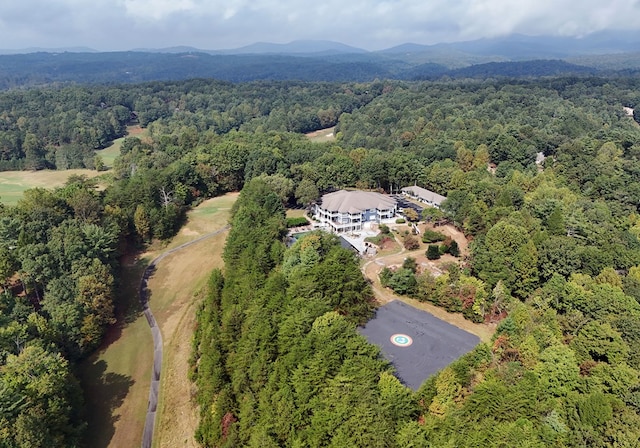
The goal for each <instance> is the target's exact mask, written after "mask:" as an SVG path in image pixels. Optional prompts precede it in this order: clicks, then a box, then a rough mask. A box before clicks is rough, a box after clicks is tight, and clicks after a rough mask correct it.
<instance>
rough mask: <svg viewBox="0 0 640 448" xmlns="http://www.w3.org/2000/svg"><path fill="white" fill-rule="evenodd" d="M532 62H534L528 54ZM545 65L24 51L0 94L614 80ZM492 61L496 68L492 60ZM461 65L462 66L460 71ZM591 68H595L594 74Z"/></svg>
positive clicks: (7, 63) (590, 64)
mask: <svg viewBox="0 0 640 448" xmlns="http://www.w3.org/2000/svg"><path fill="white" fill-rule="evenodd" d="M624 56H626V58H625V61H627V62H626V63H625V64H624V65H623V67H624V68H625V69H628V68H629V67H635V68H634V69H632V70H633V71H634V72H636V71H637V67H638V64H637V62H636V59H637V55H636V54H629V53H625V54H624ZM535 58H536V59H540V56H536V57H535ZM547 58H549V59H551V58H553V60H546V61H543V60H535V61H527V62H521V61H520V60H521V56H518V57H517V58H516V59H517V61H514V62H510V58H505V57H500V56H498V55H497V54H492V55H472V54H466V53H462V52H454V53H451V52H443V51H437V50H436V51H435V52H433V51H428V52H427V53H426V54H421V53H420V52H418V53H417V54H415V53H413V52H412V51H408V52H405V51H401V50H398V51H397V52H391V53H390V52H380V53H356V54H335V53H332V52H328V53H327V54H323V53H312V54H228V55H221V54H207V53H206V52H202V51H199V50H196V49H193V51H184V52H180V53H162V52H144V51H126V52H108V53H71V52H60V53H45V52H41V53H30V54H16V55H0V89H2V90H5V89H17V88H23V87H41V86H46V85H55V84H58V85H64V84H69V83H73V84H94V85H95V84H113V83H142V82H146V81H171V80H188V79H193V78H214V79H218V80H222V81H229V82H234V83H245V82H251V81H305V82H372V81H374V80H376V79H403V80H416V79H434V80H435V79H439V78H443V77H454V78H462V77H483V76H484V77H486V76H496V77H502V78H505V77H513V76H515V77H528V78H532V77H538V76H554V75H578V74H596V73H607V74H616V73H617V70H621V69H622V68H621V67H619V63H618V65H616V63H617V60H615V59H614V60H612V61H608V60H606V59H605V60H603V58H602V57H593V58H591V59H587V58H585V59H583V60H580V61H577V62H583V63H584V64H585V65H577V64H576V63H575V62H574V63H571V62H566V61H562V60H560V59H558V56H557V55H549V56H547ZM495 61H500V63H499V64H493V63H492V62H495ZM463 67H464V68H463ZM595 67H597V68H595Z"/></svg>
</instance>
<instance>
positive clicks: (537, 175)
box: [0, 77, 640, 447]
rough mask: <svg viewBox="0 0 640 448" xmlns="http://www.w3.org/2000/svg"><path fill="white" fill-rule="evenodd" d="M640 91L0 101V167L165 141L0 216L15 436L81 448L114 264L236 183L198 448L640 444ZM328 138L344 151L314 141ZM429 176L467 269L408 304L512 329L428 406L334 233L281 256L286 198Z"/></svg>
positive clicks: (417, 293) (201, 84) (8, 413)
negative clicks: (94, 178) (464, 245)
mask: <svg viewBox="0 0 640 448" xmlns="http://www.w3.org/2000/svg"><path fill="white" fill-rule="evenodd" d="M639 84H640V81H639V80H638V79H636V78H611V79H605V78H595V77H584V78H583V77H566V78H565V77H557V78H544V79H538V80H513V79H511V80H509V79H504V80H491V79H489V80H446V81H433V82H429V81H424V82H402V81H375V82H367V83H302V82H257V83H243V84H230V83H225V82H220V81H211V80H191V81H181V82H152V83H145V84H137V85H119V86H116V85H114V86H92V87H91V88H88V87H83V86H64V87H49V88H43V89H29V90H14V91H9V92H4V93H1V94H0V104H2V108H0V110H1V112H0V113H1V114H2V115H1V116H0V150H1V151H2V155H1V157H0V158H1V159H2V160H1V161H0V163H2V168H3V169H10V168H29V169H37V168H42V167H56V168H58V169H63V168H67V167H79V166H95V163H96V157H95V156H96V154H98V155H99V148H102V147H104V146H105V145H106V144H107V143H108V142H110V141H111V140H112V139H114V138H116V137H119V136H122V135H124V132H125V129H126V125H128V124H131V123H136V124H139V125H141V126H143V127H146V128H147V129H148V137H144V138H138V137H127V138H125V139H124V141H123V144H122V146H121V154H120V157H119V158H118V159H117V160H116V162H115V163H114V167H113V170H112V172H111V173H110V179H111V180H110V181H109V185H108V186H107V188H106V189H105V190H101V191H98V190H97V189H96V188H95V185H94V184H93V183H92V182H90V181H88V180H86V179H84V178H72V179H70V180H69V182H68V183H67V185H66V186H64V187H63V188H60V189H57V190H54V191H46V190H42V189H35V190H31V191H29V192H28V193H27V194H26V195H25V197H24V199H23V200H22V201H20V203H19V204H18V205H17V206H15V207H8V206H5V207H2V208H1V209H0V232H2V233H1V235H2V238H1V241H0V266H1V267H2V278H1V280H2V282H3V291H2V294H1V298H0V390H2V394H0V440H2V444H3V445H4V446H45V445H46V446H77V445H80V444H81V438H82V434H83V429H84V423H83V416H82V412H81V410H82V391H81V390H80V388H79V386H78V385H77V381H76V380H75V379H74V364H75V363H76V362H77V361H78V360H79V359H82V358H83V357H85V356H86V355H87V354H88V353H90V352H91V351H92V350H94V349H95V348H96V347H97V346H98V345H99V343H100V341H101V338H102V335H103V334H104V331H105V329H106V328H107V327H108V326H109V325H110V324H112V323H113V321H114V308H117V306H118V302H117V300H115V299H114V298H115V297H116V296H117V295H116V294H115V291H116V290H117V287H118V272H119V271H118V256H119V255H120V254H123V253H126V252H128V251H131V250H134V249H135V247H137V246H138V247H139V246H141V245H144V244H145V243H146V242H149V241H151V240H153V239H164V238H168V237H170V236H172V235H173V234H174V233H175V232H176V231H177V229H178V228H179V226H180V225H181V222H182V220H183V217H184V212H185V211H186V210H187V209H188V207H190V206H192V205H194V204H197V203H198V202H199V201H201V200H202V199H204V198H207V197H212V196H216V195H220V194H222V193H224V192H227V191H237V190H240V189H243V187H244V189H243V192H242V194H241V198H240V199H239V201H238V203H237V205H236V207H235V209H234V213H233V219H232V230H231V233H230V236H229V239H228V243H227V246H226V248H225V254H224V258H225V269H224V272H222V271H216V272H214V273H213V274H212V276H211V280H210V285H209V294H208V296H207V298H206V300H205V302H204V304H203V307H202V309H201V310H200V311H199V316H198V320H199V326H198V331H197V334H196V336H195V339H194V356H193V379H194V380H195V382H196V384H197V385H198V390H199V392H198V398H197V399H198V402H199V404H200V405H201V409H202V421H201V425H200V429H199V430H198V433H197V435H196V437H197V439H198V440H199V441H200V442H201V443H203V444H204V445H207V446H239V445H240V446H242V445H245V446H326V445H332V446H399V447H400V446H402V447H404V446H501V444H504V443H507V442H508V443H513V441H517V442H516V444H518V445H522V446H629V447H632V446H636V445H637V441H638V437H639V436H640V434H638V429H637V428H638V427H640V426H639V425H638V423H639V421H638V420H639V416H638V412H639V411H640V395H639V391H640V379H639V378H640V373H639V372H640V357H639V356H640V352H638V349H637V342H638V340H640V304H639V300H640V240H639V237H640V215H639V210H638V204H640V189H639V187H638V175H639V174H640V128H639V127H638V124H637V123H636V121H634V119H633V118H632V117H630V116H628V115H627V113H626V112H625V111H624V110H623V106H626V107H631V108H633V107H635V106H637V105H638V104H640V85H639ZM636 115H637V114H636ZM334 125H335V126H336V128H335V140H334V141H332V142H328V143H313V142H311V141H309V140H308V139H307V138H306V137H304V136H303V135H302V133H303V132H307V131H312V130H317V129H321V128H325V127H329V126H334ZM96 149H98V151H97V152H96V151H95V150H96ZM539 153H542V155H544V156H545V157H546V158H545V160H544V161H543V162H542V163H539V164H538V163H536V159H537V157H538V156H539ZM97 161H99V159H97ZM92 164H94V165H92ZM414 183H417V184H418V185H421V186H423V187H426V188H429V189H431V190H433V191H436V192H438V193H441V194H444V195H447V197H448V199H447V201H446V202H445V203H444V204H443V206H442V209H441V210H440V211H437V212H432V213H429V214H427V215H425V217H424V218H425V219H434V218H437V219H446V220H449V221H450V222H452V223H453V224H455V225H456V226H458V227H459V228H460V229H462V230H463V231H464V232H465V234H466V235H467V236H468V237H469V238H470V239H472V240H473V241H472V244H471V256H470V257H469V258H468V259H467V260H465V263H464V265H463V266H462V267H461V268H453V267H452V268H451V269H450V270H449V271H448V272H446V273H445V274H444V275H443V276H440V277H438V278H433V277H431V276H429V275H424V274H419V273H418V274H416V273H415V272H413V271H412V270H411V269H409V267H408V268H407V271H404V272H402V275H403V276H404V277H403V279H404V280H403V281H405V280H406V281H405V283H404V285H405V286H406V285H407V284H408V285H410V286H411V288H409V289H407V288H405V289H404V290H402V291H399V292H402V293H403V294H408V295H411V296H413V297H416V298H418V299H420V300H427V301H431V302H434V303H436V304H438V305H440V306H443V307H446V308H448V309H451V310H454V311H460V312H462V313H464V315H465V316H466V317H467V318H469V319H472V320H475V321H483V320H487V319H490V318H492V317H495V316H499V317H500V318H503V319H502V321H501V323H500V324H499V326H498V329H497V331H496V335H495V336H494V339H493V340H492V341H491V343H490V344H481V345H480V346H478V348H477V349H476V350H475V351H473V352H472V353H470V354H469V355H466V356H465V357H463V358H462V359H461V360H459V361H457V362H456V363H454V364H453V365H451V366H450V367H448V368H446V369H445V370H443V371H442V372H440V374H438V375H436V376H434V377H432V378H431V379H429V380H427V381H426V382H425V384H424V385H423V386H422V388H421V389H420V390H419V391H417V392H416V393H414V392H411V391H410V390H409V389H407V388H405V387H404V386H403V385H402V384H401V383H400V382H399V381H398V380H397V379H396V378H395V377H394V376H393V370H392V367H391V366H390V365H389V364H388V363H387V362H385V361H384V360H383V359H382V358H381V357H380V356H379V352H378V349H377V348H375V347H373V346H370V345H369V344H367V343H366V342H365V340H364V339H362V338H360V337H359V336H358V335H357V333H356V326H357V325H358V324H361V323H362V322H364V321H366V319H367V318H368V317H370V316H371V313H372V311H373V305H374V304H373V302H372V293H371V291H370V289H369V287H368V286H367V283H366V282H365V280H364V279H363V277H362V274H361V273H360V270H359V265H358V260H357V259H355V258H354V257H353V255H351V253H349V252H347V251H345V250H343V249H341V248H340V247H339V246H338V245H337V244H336V241H335V239H334V238H333V237H331V236H330V235H323V234H314V235H311V236H310V237H308V238H306V239H302V240H300V241H299V242H298V243H296V244H294V245H293V246H292V247H290V248H286V247H285V246H284V244H283V243H282V237H283V235H284V233H285V221H284V208H283V207H284V206H286V205H288V204H294V203H298V204H300V205H307V204H309V203H311V202H313V201H314V200H316V199H317V198H318V197H319V195H320V193H321V192H324V191H330V190H332V189H337V188H344V187H358V188H371V189H380V190H384V191H392V190H393V191H397V189H398V188H400V187H403V186H406V185H412V184H414ZM396 274H397V273H396ZM392 280H393V279H392ZM395 280H397V281H395V282H391V283H390V285H391V286H393V285H396V286H397V285H398V284H401V283H402V282H401V281H399V280H400V278H398V279H395ZM505 316H506V317H505ZM274 410H277V411H276V412H274ZM43 422H44V423H43Z"/></svg>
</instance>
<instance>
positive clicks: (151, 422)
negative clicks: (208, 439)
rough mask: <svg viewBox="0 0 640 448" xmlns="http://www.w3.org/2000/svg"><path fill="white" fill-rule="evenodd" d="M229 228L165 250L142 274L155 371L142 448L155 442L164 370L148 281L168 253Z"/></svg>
mask: <svg viewBox="0 0 640 448" xmlns="http://www.w3.org/2000/svg"><path fill="white" fill-rule="evenodd" d="M228 228H229V226H225V227H223V228H222V229H220V230H216V231H215V232H211V233H207V234H206V235H203V236H201V237H199V238H196V239H195V240H192V241H189V242H188V243H184V244H181V245H180V246H177V247H174V248H173V249H170V250H168V251H166V252H163V253H162V254H160V255H158V256H157V257H156V258H155V259H154V260H153V261H152V262H151V263H149V266H147V268H146V269H145V270H144V273H143V274H142V279H141V280H140V288H139V291H138V292H139V295H140V303H141V304H142V310H143V313H144V316H145V317H146V318H147V322H148V323H149V327H150V328H151V335H152V336H153V371H152V372H151V387H150V389H149V404H148V406H147V418H146V420H145V424H144V432H143V434H142V448H151V444H152V442H153V430H154V426H155V421H156V410H157V408H158V394H159V393H160V373H161V370H162V333H160V327H158V323H157V322H156V319H155V317H153V313H152V312H151V308H149V294H148V289H147V283H148V281H149V278H150V277H151V276H152V275H153V272H154V271H155V268H156V265H157V264H158V263H159V262H160V261H162V259H164V258H165V257H167V256H168V255H171V254H173V253H174V252H177V251H179V250H182V249H184V248H185V247H188V246H191V245H192V244H195V243H199V242H200V241H202V240H204V239H207V238H210V237H212V236H214V235H217V234H219V233H222V232H224V231H226V230H227V229H228Z"/></svg>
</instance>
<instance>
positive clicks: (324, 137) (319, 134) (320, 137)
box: [305, 126, 336, 143]
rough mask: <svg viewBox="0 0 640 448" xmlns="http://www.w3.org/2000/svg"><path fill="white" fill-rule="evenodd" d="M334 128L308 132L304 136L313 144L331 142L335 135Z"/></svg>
mask: <svg viewBox="0 0 640 448" xmlns="http://www.w3.org/2000/svg"><path fill="white" fill-rule="evenodd" d="M335 130H336V127H335V126H333V127H331V128H325V129H320V130H318V131H314V132H309V133H308V134H305V135H306V136H307V138H308V139H309V140H311V141H312V142H315V143H324V142H332V141H334V140H335V139H336V135H335Z"/></svg>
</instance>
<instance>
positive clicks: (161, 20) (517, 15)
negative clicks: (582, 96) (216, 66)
mask: <svg viewBox="0 0 640 448" xmlns="http://www.w3.org/2000/svg"><path fill="white" fill-rule="evenodd" d="M638 5H639V2H638V1H635V2H631V1H629V0H609V2H603V1H602V0H582V1H580V2H577V1H575V0H520V1H517V2H515V1H513V0H459V1H456V2H451V1H448V0H349V1H345V0H325V1H323V2H314V3H310V2H302V1H300V0H278V1H275V0H92V1H91V2H89V1H86V0H18V1H5V2H2V3H1V4H0V42H1V43H0V45H2V46H3V47H5V48H25V47H29V46H43V47H52V46H72V45H73V46H77V45H87V46H93V47H95V48H97V49H101V50H113V49H128V48H135V47H165V46H172V45H192V46H196V47H200V48H208V49H214V48H232V47H236V46H240V45H246V44H249V43H252V42H256V41H270V42H288V41H291V40H295V39H328V40H338V41H342V42H345V43H348V44H352V45H357V46H361V47H364V48H368V49H375V48H383V47H388V46H392V45H396V44H399V43H402V42H417V43H435V42H438V41H456V40H467V39H475V38H479V37H494V36H499V35H505V34H509V33H515V32H517V33H522V34H533V35H535V34H555V35H584V34H588V33H590V32H594V31H598V30H602V29H607V28H622V29H625V28H626V29H631V28H635V29H639V28H640V7H639V6H638Z"/></svg>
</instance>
